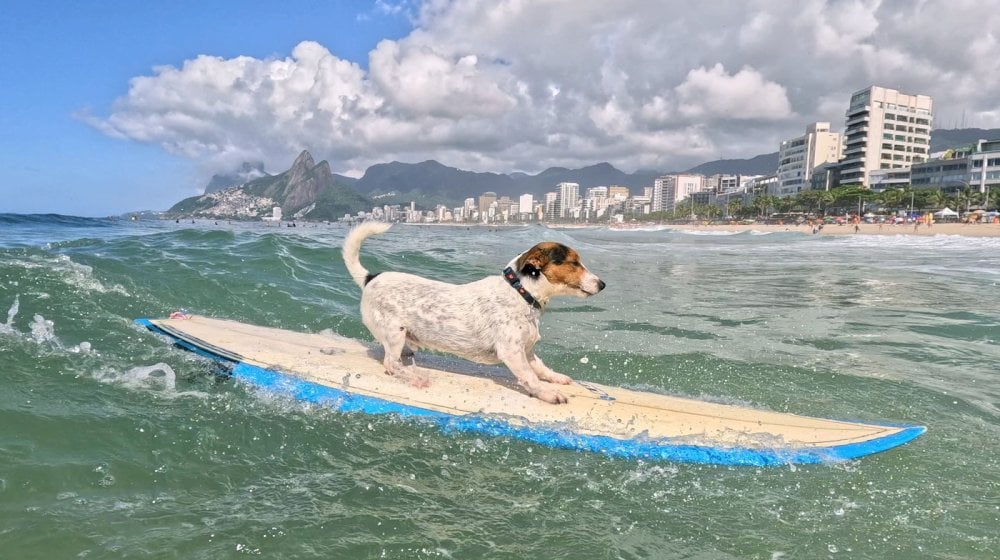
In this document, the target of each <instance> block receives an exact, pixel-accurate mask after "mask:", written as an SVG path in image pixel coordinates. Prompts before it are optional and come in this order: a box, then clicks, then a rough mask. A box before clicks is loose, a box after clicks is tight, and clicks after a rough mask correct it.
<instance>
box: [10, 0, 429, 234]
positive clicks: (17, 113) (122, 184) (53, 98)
mask: <svg viewBox="0 0 1000 560" xmlns="http://www.w3.org/2000/svg"><path fill="white" fill-rule="evenodd" d="M0 3H2V8H0V13H2V14H3V15H2V17H0V55H2V60H3V63H2V64H0V84H4V85H3V87H0V168H2V169H4V170H5V171H4V175H5V178H4V179H0V181H2V183H0V212H17V213H47V212H58V213H68V214H74V215H89V216H100V215H105V214H113V213H114V214H116V213H120V212H127V211H130V210H141V209H147V208H152V209H163V208H165V207H169V206H170V205H171V204H173V203H174V202H176V201H178V200H180V198H182V197H183V196H187V195H189V194H190V193H187V192H186V190H190V188H188V189H186V190H185V189H184V188H183V187H184V185H187V186H189V187H192V186H204V184H205V183H204V180H205V177H204V176H202V175H200V174H199V173H198V171H197V170H196V169H194V168H192V165H191V162H190V160H187V159H185V158H179V157H177V156H175V155H171V154H169V153H166V152H164V151H163V150H162V149H161V148H160V147H159V146H157V145H155V144H148V143H141V142H135V141H131V140H127V139H120V138H112V137H109V136H107V135H105V134H102V133H101V132H99V131H98V130H96V129H95V128H94V127H92V126H89V125H87V124H86V123H84V122H82V121H81V120H80V119H79V118H78V115H79V114H80V113H83V112H95V113H101V112H106V111H107V110H108V108H109V106H110V105H111V104H112V103H113V102H114V100H115V99H117V98H118V97H120V96H122V95H123V94H125V92H126V91H127V88H128V82H129V80H130V79H131V78H132V77H134V76H140V75H148V74H149V73H150V71H151V69H152V68H153V67H154V66H158V65H176V64H179V63H181V62H183V61H184V60H187V59H189V58H193V57H195V56H197V55H199V54H212V55H217V56H222V57H227V58H228V57H233V56H237V55H249V56H253V57H258V58H266V57H269V56H284V55H287V53H288V52H290V51H291V50H292V48H294V47H295V45H296V44H298V43H299V42H301V41H303V40H306V39H310V40H315V41H319V42H322V43H323V44H325V45H327V46H328V47H329V48H330V49H331V50H335V51H336V52H337V53H339V55H340V56H343V57H345V58H349V59H351V60H355V61H357V62H358V63H359V64H362V65H365V66H366V65H367V61H368V60H367V59H368V52H369V51H370V50H371V49H372V48H374V46H375V45H376V43H378V41H380V40H382V39H386V38H389V39H394V38H398V37H401V36H403V35H405V34H406V33H408V32H409V30H410V29H411V23H410V20H409V19H408V18H407V17H406V15H405V13H403V12H398V13H396V14H389V13H386V10H383V9H379V8H378V7H377V6H375V5H374V4H370V3H366V2H318V1H317V2H308V1H306V2H303V1H294V0H289V1H282V2H275V3H272V4H270V5H268V4H262V5H256V4H257V3H253V2H246V3H244V2H235V1H230V2H225V1H209V2H205V1H199V2H148V3H147V2H122V1H115V2H94V3H90V2H71V1H66V2H40V3H32V2H19V1H11V0H2V2H0ZM279 171H280V170H279ZM178 187H181V188H178Z"/></svg>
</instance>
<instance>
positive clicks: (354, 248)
mask: <svg viewBox="0 0 1000 560" xmlns="http://www.w3.org/2000/svg"><path fill="white" fill-rule="evenodd" d="M390 227H392V224H387V223H385V222H364V223H362V224H361V225H359V226H357V227H355V228H354V229H352V230H351V231H349V232H348V233H347V238H345V239H344V264H346V265H347V271H348V272H350V273H351V278H354V281H355V282H357V283H358V286H361V287H362V288H364V287H365V284H367V283H368V282H369V281H370V280H371V279H372V278H374V277H375V276H374V275H373V274H370V273H369V272H368V270H367V269H366V268H365V267H364V266H362V265H361V257H360V255H361V243H363V242H364V240H365V239H367V238H369V237H371V236H373V235H378V234H380V233H385V232H386V231H388V230H389V228H390Z"/></svg>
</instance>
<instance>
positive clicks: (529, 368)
mask: <svg viewBox="0 0 1000 560" xmlns="http://www.w3.org/2000/svg"><path fill="white" fill-rule="evenodd" d="M390 227H391V226H390V224H386V223H382V222H373V221H369V222H364V223H362V224H361V225H359V226H357V227H355V228H354V229H352V230H351V231H350V232H349V233H348V234H347V237H346V238H345V239H344V247H343V256H344V263H345V264H346V265H347V270H348V272H349V273H350V274H351V277H352V278H353V279H354V281H355V282H357V284H358V286H360V287H361V290H362V291H361V321H362V322H363V323H364V325H365V326H366V327H368V330H369V331H370V332H371V333H372V336H374V337H375V340H376V341H377V342H378V343H379V344H381V345H382V347H383V348H384V349H385V358H384V360H383V364H384V365H385V369H386V373H388V374H389V375H395V376H399V377H401V378H407V379H409V380H411V382H412V384H413V385H415V386H417V387H427V386H429V385H430V380H429V378H428V377H427V375H426V373H424V374H423V375H420V374H418V373H417V372H418V370H417V369H416V368H415V367H414V366H413V365H405V364H404V363H403V361H402V357H403V355H404V353H407V354H410V353H412V352H413V351H414V350H417V349H429V350H436V351H440V352H446V353H449V354H454V355H456V356H459V357H461V358H464V359H466V360H470V361H473V362H478V363H482V364H498V363H503V364H504V365H505V366H507V368H508V369H510V371H511V373H513V374H514V377H516V378H517V381H518V383H519V384H520V385H521V387H523V388H524V389H525V390H526V391H527V392H528V394H529V395H531V396H532V397H536V398H538V399H541V400H543V401H545V402H548V403H552V404H559V403H565V402H567V401H566V397H565V396H564V395H563V394H562V393H560V392H559V391H557V390H556V389H554V388H553V387H551V386H550V384H563V385H568V384H569V383H572V381H573V380H572V379H570V378H569V377H568V376H566V375H563V374H561V373H556V372H555V371H553V370H552V369H550V368H549V367H548V366H546V365H545V364H544V363H542V360H541V359H540V358H539V357H538V356H536V355H535V352H534V347H535V343H536V342H538V341H539V339H540V336H539V330H538V326H539V322H540V321H541V317H542V311H543V310H544V309H545V306H546V304H547V303H548V302H549V299H551V298H552V297H554V296H564V295H565V296H578V297H589V296H592V295H596V294H597V293H599V292H600V291H601V290H603V289H604V287H605V283H604V281H603V280H601V279H600V278H598V277H597V276H596V275H595V274H593V273H592V272H590V271H589V270H587V268H586V267H585V266H583V263H581V262H580V256H579V255H578V254H577V252H576V251H574V250H573V249H571V248H569V247H567V246H566V245H563V244H561V243H555V242H551V241H550V242H543V243H539V244H537V245H535V246H534V247H532V248H531V249H528V250H527V251H525V252H523V253H521V254H520V255H518V256H516V257H514V259H512V260H511V261H510V262H509V263H508V264H507V267H506V268H505V269H504V271H503V273H502V274H495V275H491V276H487V277H486V278H483V279H481V280H477V281H475V282H470V283H468V284H461V285H455V284H447V283H445V282H438V281H436V280H430V279H427V278H423V277H420V276H416V275H413V274H406V273H403V272H381V273H375V274H372V273H370V272H368V270H366V269H365V267H364V266H362V265H361V260H360V253H361V244H362V242H364V240H365V239H367V238H368V237H371V236H373V235H378V234H381V233H385V232H386V231H388V229H389V228H390ZM542 381H545V382H548V383H542Z"/></svg>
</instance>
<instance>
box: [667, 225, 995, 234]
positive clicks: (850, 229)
mask: <svg viewBox="0 0 1000 560" xmlns="http://www.w3.org/2000/svg"><path fill="white" fill-rule="evenodd" d="M663 228H664V229H675V230H682V231H724V232H743V231H757V232H769V233H777V232H792V231H794V232H798V233H804V234H809V235H812V227H810V226H808V225H801V226H799V225H781V226H779V225H767V224H735V225H722V224H719V225H707V226H706V225H699V226H695V225H686V224H682V225H672V224H667V225H664V226H663ZM817 235H961V236H964V237H1000V224H955V223H935V224H933V225H931V226H925V225H923V224H921V225H919V226H917V227H916V228H914V226H913V224H900V225H889V224H882V225H879V224H858V231H857V232H855V231H854V225H853V224H844V225H835V224H827V225H825V226H823V229H822V230H821V231H820V232H819V233H818V234H817Z"/></svg>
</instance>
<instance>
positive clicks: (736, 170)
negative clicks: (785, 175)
mask: <svg viewBox="0 0 1000 560" xmlns="http://www.w3.org/2000/svg"><path fill="white" fill-rule="evenodd" d="M777 170H778V152H771V153H770V154H761V155H759V156H754V157H752V158H750V159H719V160H715V161H709V162H707V163H703V164H701V165H698V166H696V167H692V168H691V169H688V170H687V173H701V174H702V175H706V176H708V175H717V174H720V173H724V174H728V175H769V174H771V173H774V172H775V171H777Z"/></svg>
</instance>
